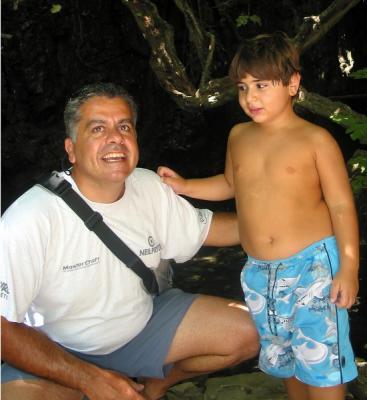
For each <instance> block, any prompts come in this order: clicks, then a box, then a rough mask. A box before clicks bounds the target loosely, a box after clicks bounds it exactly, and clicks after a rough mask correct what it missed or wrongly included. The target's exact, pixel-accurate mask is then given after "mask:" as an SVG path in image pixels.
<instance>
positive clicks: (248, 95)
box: [246, 89, 256, 102]
mask: <svg viewBox="0 0 367 400" xmlns="http://www.w3.org/2000/svg"><path fill="white" fill-rule="evenodd" d="M246 100H247V101H248V102H250V101H252V100H256V93H255V91H254V90H251V89H249V90H248V91H247V93H246Z"/></svg>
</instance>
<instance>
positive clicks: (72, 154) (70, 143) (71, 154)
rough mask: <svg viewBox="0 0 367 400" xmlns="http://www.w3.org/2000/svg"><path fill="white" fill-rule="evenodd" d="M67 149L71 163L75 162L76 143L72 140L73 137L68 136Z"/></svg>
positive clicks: (66, 140)
mask: <svg viewBox="0 0 367 400" xmlns="http://www.w3.org/2000/svg"><path fill="white" fill-rule="evenodd" d="M64 147H65V151H66V152H67V153H68V157H69V161H70V162H71V164H74V163H75V151H74V143H73V141H72V140H71V138H69V137H68V138H66V139H65V145H64Z"/></svg>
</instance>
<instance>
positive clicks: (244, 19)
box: [236, 14, 261, 28]
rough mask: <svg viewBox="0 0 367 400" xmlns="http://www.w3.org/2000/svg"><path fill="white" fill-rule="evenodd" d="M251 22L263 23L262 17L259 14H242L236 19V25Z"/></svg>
mask: <svg viewBox="0 0 367 400" xmlns="http://www.w3.org/2000/svg"><path fill="white" fill-rule="evenodd" d="M249 22H252V23H253V24H258V25H261V18H260V17H259V16H258V15H244V14H241V15H239V16H238V17H237V19H236V27H237V28H240V27H241V26H246V25H247V24H248V23H249Z"/></svg>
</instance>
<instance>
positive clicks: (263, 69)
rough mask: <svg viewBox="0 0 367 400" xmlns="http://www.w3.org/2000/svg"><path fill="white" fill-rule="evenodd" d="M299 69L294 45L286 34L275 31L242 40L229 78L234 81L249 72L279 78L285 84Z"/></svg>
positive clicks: (269, 77)
mask: <svg viewBox="0 0 367 400" xmlns="http://www.w3.org/2000/svg"><path fill="white" fill-rule="evenodd" d="M300 71H301V66H300V61H299V52H298V49H297V47H296V45H295V44H294V43H293V41H292V40H291V39H290V38H289V37H288V36H287V34H285V33H284V32H280V31H277V32H274V33H272V34H262V35H258V36H255V37H254V38H252V39H248V40H245V42H244V43H243V44H242V45H241V46H240V47H239V49H238V50H237V53H236V55H235V56H234V58H233V60H232V63H231V65H230V69H229V77H230V78H231V79H232V81H234V82H236V83H237V82H239V81H240V80H241V79H242V78H244V77H245V76H246V75H247V74H249V75H252V76H253V77H255V78H257V79H264V80H272V81H277V82H279V81H281V82H282V83H283V85H285V86H286V85H288V84H289V81H290V78H291V77H292V75H293V74H294V73H299V72H300Z"/></svg>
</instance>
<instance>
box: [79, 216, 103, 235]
mask: <svg viewBox="0 0 367 400" xmlns="http://www.w3.org/2000/svg"><path fill="white" fill-rule="evenodd" d="M101 221H103V218H102V215H101V214H100V213H99V212H97V211H94V212H93V213H92V214H91V215H90V216H89V217H88V218H87V219H86V220H85V221H84V224H85V226H86V227H87V228H88V229H89V230H90V231H93V228H94V226H95V225H96V224H98V223H99V222H101Z"/></svg>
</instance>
